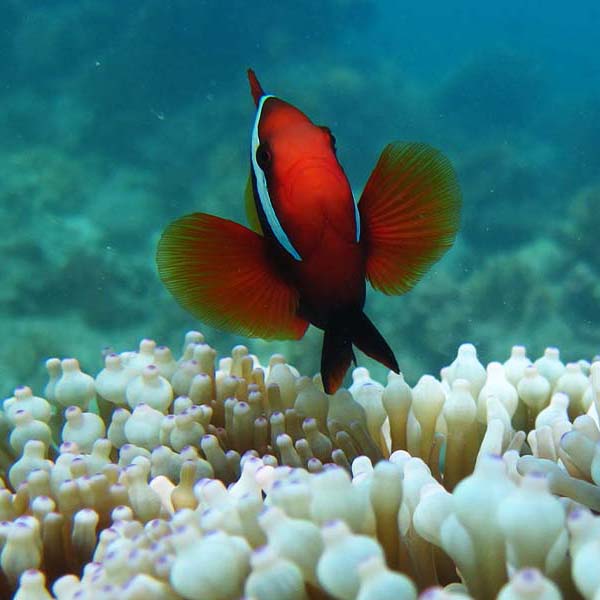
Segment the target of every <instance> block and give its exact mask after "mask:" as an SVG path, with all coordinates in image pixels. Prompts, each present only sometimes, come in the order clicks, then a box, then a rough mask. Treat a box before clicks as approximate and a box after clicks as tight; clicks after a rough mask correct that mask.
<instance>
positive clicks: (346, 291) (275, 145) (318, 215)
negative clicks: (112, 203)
mask: <svg viewBox="0 0 600 600" xmlns="http://www.w3.org/2000/svg"><path fill="white" fill-rule="evenodd" d="M248 79H249V82H250V90H251V92H252V97H253V98H254V102H255V104H256V107H257V112H256V119H255V122H254V128H253V131H252V144H251V155H250V178H249V182H248V186H247V189H246V212H247V215H248V220H249V222H250V226H251V227H252V229H248V228H246V227H243V226H242V225H239V224H237V223H234V222H232V221H229V220H226V219H222V218H220V217H215V216H212V215H209V214H205V213H194V214H191V215H188V216H185V217H182V218H180V219H178V220H176V221H175V222H174V223H172V224H171V225H170V226H169V227H167V229H166V230H165V231H164V233H163V234H162V237H161V240H160V242H159V245H158V253H157V263H158V271H159V274H160V277H161V279H162V281H163V282H164V284H165V285H166V287H167V288H168V289H169V291H170V292H171V293H172V294H173V296H175V298H176V300H177V301H178V302H179V303H180V304H181V305H182V306H183V307H184V308H186V309H187V310H188V311H190V312H191V313H192V314H194V315H195V316H197V317H198V318H199V319H200V320H201V321H204V322H206V323H208V324H209V325H211V326H213V327H216V328H219V329H225V330H228V331H232V332H234V333H237V334H240V335H245V336H254V337H261V338H265V339H300V338H301V337H302V336H303V335H304V333H305V331H306V329H307V327H308V325H309V323H312V324H313V325H316V326H317V327H319V328H320V329H322V330H323V331H324V337H323V350H322V354H321V375H322V378H323V385H324V388H325V391H326V392H328V393H333V392H335V390H337V389H338V388H339V386H340V385H341V383H342V380H343V378H344V375H345V373H346V371H347V369H348V367H349V366H350V363H351V362H352V360H353V359H354V353H353V350H352V347H353V345H354V346H356V347H357V348H359V349H360V350H362V351H363V352H364V353H365V354H367V355H368V356H370V357H372V358H374V359H375V360H377V361H379V362H380V363H382V364H383V365H385V366H386V367H388V368H389V369H391V370H392V371H395V372H398V370H399V369H398V363H397V362H396V358H395V357H394V353H393V352H392V350H391V348H390V347H389V345H388V344H387V342H386V341H385V340H384V338H383V336H382V335H381V334H380V333H379V331H377V329H376V328H375V326H374V325H373V323H372V322H371V321H370V320H369V318H368V317H367V316H366V315H365V313H364V312H363V306H364V303H365V288H366V280H368V281H369V282H370V283H371V285H372V286H373V287H374V288H375V289H377V290H380V291H382V292H384V293H386V294H402V293H404V292H406V291H408V290H409V289H410V288H412V287H413V285H414V284H415V283H416V282H417V281H418V280H419V278H420V277H421V276H422V275H423V273H424V272H425V271H426V270H427V268H428V267H429V266H430V265H431V264H432V263H434V262H435V261H437V260H438V259H439V258H440V257H441V256H442V254H443V253H444V252H445V251H446V250H447V249H448V248H449V247H450V246H451V245H452V243H453V241H454V238H455V236H456V232H457V229H458V224H459V213H460V204H461V199H460V189H459V186H458V182H457V179H456V176H455V174H454V171H453V170H452V167H451V166H450V163H449V161H448V160H447V159H446V158H445V157H444V156H443V155H442V154H441V153H440V152H438V151H437V150H435V149H433V148H431V147H429V146H427V145H425V144H419V143H404V142H395V143H392V144H389V145H388V146H386V147H385V149H384V150H383V152H382V154H381V156H380V158H379V161H378V163H377V165H376V166H375V169H374V170H373V172H372V173H371V176H370V177H369V180H368V181H367V184H366V186H365V189H364V191H363V193H362V195H361V197H360V200H359V202H358V203H356V202H355V201H354V198H353V195H352V190H351V189H350V184H349V183H348V179H347V178H346V175H345V173H344V170H343V169H342V167H341V165H340V163H339V162H338V159H337V156H336V148H335V138H334V137H333V135H332V134H331V132H330V130H329V129H328V128H327V127H321V126H318V125H315V124H313V122H312V121H311V120H310V119H309V118H308V117H307V116H306V115H305V114H304V113H303V112H301V111H300V110H298V109H297V108H295V107H294V106H292V105H291V104H289V103H288V102H285V101H284V100H281V99H280V98H277V97H275V96H272V95H270V94H265V92H264V91H263V89H262V87H261V85H260V83H259V82H258V79H257V78H256V75H255V74H254V72H253V71H252V70H248Z"/></svg>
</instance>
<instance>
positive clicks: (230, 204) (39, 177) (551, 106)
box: [0, 0, 600, 395]
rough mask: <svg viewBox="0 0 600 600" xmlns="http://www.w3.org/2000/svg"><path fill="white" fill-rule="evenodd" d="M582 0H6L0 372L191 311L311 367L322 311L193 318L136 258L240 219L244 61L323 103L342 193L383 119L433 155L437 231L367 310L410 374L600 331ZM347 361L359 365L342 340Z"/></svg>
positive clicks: (158, 331) (171, 336)
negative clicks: (437, 243)
mask: <svg viewBox="0 0 600 600" xmlns="http://www.w3.org/2000/svg"><path fill="white" fill-rule="evenodd" d="M599 30H600V8H599V7H598V4H597V3H595V2H591V1H590V0H588V1H584V2H577V3H574V4H572V5H565V4H563V3H558V2H526V3H522V2H504V3H482V2H474V1H468V2H460V3H447V2H429V3H419V4H418V6H417V3H404V2H394V1H391V0H387V1H381V2H370V1H367V0H363V1H361V0H337V1H329V2H322V1H306V2H301V3H299V2H277V3H274V2H273V3H271V2H254V3H248V2H241V1H239V0H238V1H236V2H229V3H222V2H217V1H208V2H199V1H197V2H190V1H188V2H184V1H182V0H179V1H173V2H165V1H164V0H161V1H158V0H156V1H148V2H127V3H123V2H116V1H114V0H86V1H83V2H82V1H81V0H63V1H54V2H44V3H42V2H17V1H15V0H11V1H8V2H5V3H4V5H3V7H2V20H1V25H0V58H1V60H0V106H1V110H0V139H1V140H2V143H1V144H0V253H1V256H2V269H1V270H0V331H1V332H2V344H1V346H0V393H1V394H3V395H8V394H9V392H10V391H11V388H12V387H13V386H15V385H17V384H23V383H33V384H34V385H35V386H37V387H38V388H39V387H40V385H41V382H42V381H43V368H42V367H43V360H44V359H45V358H46V357H48V356H55V355H56V356H60V357H64V356H73V355H74V356H77V357H79V358H80V359H81V360H82V362H83V365H84V367H85V368H86V369H88V370H90V371H95V370H97V369H98V368H99V366H100V364H101V362H100V356H101V351H102V348H104V347H106V346H111V347H113V348H115V349H116V350H124V349H130V348H132V347H133V346H134V345H135V344H136V343H137V340H139V339H140V338H142V337H152V338H154V339H156V340H157V341H159V342H160V343H165V344H171V345H177V344H179V339H180V338H181V335H182V333H183V332H184V331H185V330H187V329H190V328H197V329H200V330H202V331H205V332H206V333H207V334H208V337H209V341H210V342H211V343H212V344H213V345H215V346H216V347H218V348H219V350H220V351H222V352H225V351H227V350H228V349H229V347H230V346H231V345H232V344H234V343H240V342H241V343H247V344H249V345H250V346H251V348H252V350H253V351H255V352H257V353H259V354H260V355H261V356H268V354H270V353H272V352H275V351H283V352H284V353H285V354H286V355H287V356H288V357H289V359H290V360H291V361H292V362H294V363H296V364H297V365H298V366H299V367H300V368H301V369H302V370H303V371H304V372H306V373H313V372H315V371H316V370H317V369H318V358H317V357H318V354H319V349H320V334H319V332H316V331H311V332H309V334H308V335H307V338H306V339H305V340H303V341H301V342H294V343H265V342H261V341H252V340H245V339H240V338H237V337H235V336H232V335H230V334H225V333H222V332H215V331H211V330H209V329H208V328H207V327H205V326H203V325H202V324H201V323H198V322H196V321H195V320H194V319H193V318H191V317H190V316H189V315H187V314H186V313H184V312H183V311H182V310H181V309H180V308H179V307H178V306H177V305H176V304H175V302H174V301H173V300H172V298H171V297H170V296H169V295H168V294H167V293H166V292H165V290H164V289H163V287H162V285H161V283H160V281H159V280H158V278H157V275H156V269H155V266H154V252H155V247H156V242H157V240H158V237H159V235H160V232H161V230H162V229H163V228H164V227H165V226H166V225H167V224H168V223H169V222H170V221H172V220H173V219H175V218H176V217H178V216H181V215H183V214H185V213H187V212H191V211H195V210H198V211H206V212H210V213H213V214H218V215H220V216H223V217H228V218H233V219H236V220H239V221H241V222H243V221H244V214H243V190H244V186H245V182H246V178H247V174H248V152H249V143H250V135H249V134H250V128H251V126H252V122H253V118H254V108H253V104H252V102H251V98H250V95H249V92H248V88H247V81H246V78H245V71H246V68H247V67H248V66H252V67H253V68H255V70H256V71H257V73H258V75H259V77H260V79H261V81H262V83H263V85H264V87H265V88H266V89H267V90H268V91H270V92H272V93H274V94H277V95H279V96H281V97H283V98H285V99H287V100H289V101H290V102H293V103H294V104H296V105H297V106H298V107H299V108H301V109H302V110H304V111H305V112H306V113H307V114H308V115H309V116H310V117H311V118H313V120H315V121H316V122H318V123H322V124H326V125H328V126H330V127H331V129H332V130H333V131H334V133H335V135H336V138H337V146H338V154H339V157H340V160H341V162H342V164H343V165H344V168H345V169H346V172H347V174H348V177H349V179H350V181H351V183H352V185H353V188H354V189H355V191H356V193H357V194H359V193H360V190H361V189H362V186H363V185H364V182H365V181H366V179H367V177H368V175H369V173H370V171H371V169H372V168H373V166H374V164H375V162H376V160H377V157H378V154H379V152H380V150H381V149H382V148H383V146H384V145H385V144H386V143H387V142H389V141H392V140H415V141H424V142H428V143H430V144H432V145H435V146H436V147H438V148H439V149H441V150H442V151H443V152H444V153H445V154H447V155H448V157H449V158H450V159H451V161H452V162H453V164H454V166H455V168H456V170H457V173H458V175H459V178H460V181H461V186H462V190H463V196H464V211H463V218H462V225H461V232H460V235H459V238H458V240H457V242H456V244H455V247H454V248H453V249H452V250H451V251H450V252H449V253H448V254H447V255H446V256H445V257H444V259H443V260H442V261H441V262H440V263H438V264H437V265H435V266H434V268H433V269H432V270H431V271H430V273H429V274H428V275H427V276H426V277H425V278H424V279H423V281H422V282H421V283H419V284H418V285H417V287H416V288H415V289H414V290H413V291H412V292H410V293H409V294H407V295H406V296H405V297H401V298H394V297H385V296H382V295H381V294H372V295H370V296H369V299H368V305H367V312H368V314H369V315H370V316H371V317H372V319H373V321H374V322H375V323H376V324H377V325H378V326H379V327H380V329H381V331H382V332H383V333H384V335H385V336H386V338H387V339H388V340H389V341H390V344H391V345H392V347H393V348H394V350H395V352H396V355H397V357H398V360H399V362H400V365H401V367H402V368H403V370H404V371H405V372H406V374H407V376H408V378H409V380H412V381H414V379H415V377H417V376H418V375H420V374H421V373H423V372H431V373H437V372H438V370H439V368H440V367H441V366H443V365H444V364H447V363H449V362H450V360H451V359H452V355H453V353H454V351H455V349H456V346H457V345H458V344H459V343H461V342H463V341H467V340H468V341H472V342H473V343H475V344H476V345H477V346H478V349H479V352H480V355H481V357H482V360H484V361H489V360H492V359H499V360H503V359H504V358H505V357H506V356H507V354H508V352H509V349H510V346H511V345H513V344H516V343H522V344H525V345H527V346H528V348H529V350H530V354H531V355H532V356H536V355H538V354H539V353H540V352H542V351H543V348H544V347H545V346H548V345H557V346H559V347H560V348H561V350H562V353H563V356H564V358H565V359H567V360H573V359H578V358H591V357H592V356H593V355H594V354H596V353H598V352H600V349H599V348H600V343H599V340H600V324H599V323H598V314H599V308H600V277H599V275H600V253H599V252H598V246H597V235H598V234H597V232H598V231H600V141H599V140H600V61H599V59H598V52H597V32H598V31H599ZM359 360H360V362H361V363H364V364H366V365H368V366H370V367H371V366H372V367H373V368H374V369H375V371H376V373H377V374H378V375H379V376H382V374H383V373H382V371H381V370H377V367H376V366H374V365H373V364H372V363H371V362H370V361H368V360H367V359H365V358H364V357H359Z"/></svg>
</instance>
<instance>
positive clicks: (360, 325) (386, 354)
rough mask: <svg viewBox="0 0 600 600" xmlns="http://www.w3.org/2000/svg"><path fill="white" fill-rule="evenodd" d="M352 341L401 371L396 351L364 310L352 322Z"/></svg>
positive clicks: (386, 364) (365, 351)
mask: <svg viewBox="0 0 600 600" xmlns="http://www.w3.org/2000/svg"><path fill="white" fill-rule="evenodd" d="M352 342H353V343H354V345H355V346H356V347H357V348H358V349H359V350H361V351H362V352H364V353H365V354H366V355H367V356H370V357H371V358H374V359H375V360H376V361H377V362H380V363H381V364H382V365H384V366H385V367H387V368H388V369H390V370H391V371H394V373H399V372H400V367H398V362H397V361H396V357H395V356H394V352H393V351H392V349H391V348H390V346H389V344H388V343H387V342H386V341H385V338H384V337H383V336H382V335H381V333H379V331H378V330H377V327H375V325H373V323H372V322H371V319H369V317H367V315H365V313H364V312H361V313H360V315H358V318H357V319H356V320H355V321H353V323H352Z"/></svg>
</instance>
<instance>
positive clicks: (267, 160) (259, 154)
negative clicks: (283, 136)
mask: <svg viewBox="0 0 600 600" xmlns="http://www.w3.org/2000/svg"><path fill="white" fill-rule="evenodd" d="M271 158H272V157H271V151H270V150H269V148H268V146H267V145H266V144H261V145H260V146H259V147H258V148H257V149H256V162H257V163H258V166H259V167H260V168H261V169H262V170H263V171H264V170H265V169H267V168H268V166H269V165H270V164H271Z"/></svg>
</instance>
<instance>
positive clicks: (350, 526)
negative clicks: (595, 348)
mask: <svg viewBox="0 0 600 600" xmlns="http://www.w3.org/2000/svg"><path fill="white" fill-rule="evenodd" d="M216 356H217V353H216V351H215V350H214V349H213V348H211V347H210V346H209V345H208V344H206V343H205V340H204V337H203V336H202V335H201V334H200V333H198V332H189V333H188V334H187V335H186V338H185V343H184V349H183V354H182V356H181V358H180V359H179V360H175V358H174V357H173V354H172V353H171V351H170V350H168V349H167V348H164V347H160V346H158V347H157V346H156V344H155V342H153V341H151V340H142V342H141V343H140V347H139V350H138V351H137V352H123V353H121V354H119V355H117V354H111V355H108V356H106V359H105V368H104V369H103V370H102V371H101V372H100V373H99V374H98V375H97V376H96V378H95V379H94V378H92V377H91V376H89V375H87V374H85V373H83V372H82V371H81V370H80V367H79V364H78V362H77V361H76V360H75V359H72V358H70V359H65V360H63V361H59V360H58V359H50V360H49V361H47V368H48V373H49V382H48V384H47V386H46V388H45V390H44V394H43V397H40V396H35V395H34V394H33V392H32V391H31V390H30V389H29V388H27V387H22V388H18V389H17V390H15V394H14V396H13V397H11V398H8V399H6V400H5V401H4V406H3V408H4V410H3V411H2V412H1V413H0V427H1V428H2V429H3V433H4V435H2V436H1V437H0V440H1V441H0V470H1V474H2V477H3V479H2V480H0V484H1V489H0V521H1V522H0V549H1V553H0V567H1V571H0V596H1V597H9V596H10V594H12V593H14V594H15V595H14V597H15V598H16V599H17V600H37V599H40V600H42V599H48V598H52V597H54V598H57V599H58V600H75V599H77V600H85V599H87V598H90V599H92V598H93V599H108V598H119V599H132V600H133V599H138V598H143V599H144V600H154V599H156V600H159V599H160V600H167V599H181V598H185V599H187V600H203V599H206V600H235V599H239V598H245V599H247V600H250V599H253V600H271V599H273V600H288V599H289V600H302V599H313V600H315V599H319V600H321V599H327V598H336V599H340V600H354V599H356V600H386V599H390V600H392V599H394V600H396V599H412V598H416V597H417V595H418V594H419V593H421V597H422V598H428V599H429V598H447V597H452V598H461V597H462V598H468V597H473V598H477V599H487V598H496V597H499V598H502V599H508V598H511V599H512V598H545V599H551V598H560V597H561V595H562V596H564V597H568V598H572V597H584V598H590V599H591V598H597V597H598V590H599V589H600V575H598V569H597V565H598V561H599V560H600V518H599V517H597V516H596V513H597V512H598V511H600V487H598V486H599V484H600V445H598V442H599V441H600V429H599V427H598V420H597V414H598V408H599V404H600V361H598V362H594V363H592V364H590V363H588V362H585V361H580V362H579V363H570V364H568V365H566V366H565V365H564V364H563V363H562V362H561V360H560V356H559V353H558V350H557V349H555V348H549V349H547V350H546V353H545V355H544V356H543V357H542V358H540V359H538V360H536V361H535V362H534V363H532V362H531V361H530V360H529V359H528V358H527V356H526V352H525V349H524V348H523V347H521V346H516V347H514V348H513V350H512V355H511V357H510V358H509V359H508V360H507V361H506V362H504V364H501V363H497V362H492V363H490V364H489V365H488V366H487V369H486V368H484V367H483V366H482V365H481V363H480V362H479V360H478V359H477V354H476V351H475V348H474V346H472V345H471V344H463V345H462V346H461V347H460V348H459V350H458V355H457V357H456V359H455V360H454V361H453V362H452V363H451V364H450V365H449V366H448V367H445V368H444V369H442V371H441V377H440V379H437V378H435V377H432V376H431V375H424V376H423V377H422V378H421V379H420V380H419V381H418V382H417V384H416V385H415V386H414V387H412V388H411V387H410V386H409V385H408V384H407V383H406V382H405V381H404V378H403V376H402V375H396V374H393V373H390V375H389V376H388V380H387V382H386V384H385V385H382V384H381V383H378V382H376V381H374V380H373V379H372V378H371V377H370V375H369V372H368V371H367V370H366V369H364V368H357V369H355V370H354V373H353V383H352V385H351V386H350V388H349V390H340V391H338V392H337V393H336V394H334V395H333V396H327V395H326V394H325V393H324V392H323V387H322V384H321V381H320V378H319V376H316V377H313V378H309V377H305V376H300V375H299V374H298V372H297V371H296V370H295V369H294V368H293V367H292V366H290V365H288V364H287V363H286V361H285V359H284V357H283V356H280V355H275V356H273V357H271V359H270V361H269V364H268V366H267V367H263V366H261V365H260V363H259V362H258V360H257V358H256V357H254V356H252V355H250V354H249V352H248V350H247V348H245V347H244V346H237V347H235V348H234V349H233V351H232V352H231V356H229V357H226V358H222V359H221V360H220V361H219V362H218V365H217V364H216ZM46 586H49V588H50V589H51V590H52V593H53V594H54V595H53V596H51V595H50V593H49V592H48V589H47V587H46Z"/></svg>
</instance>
